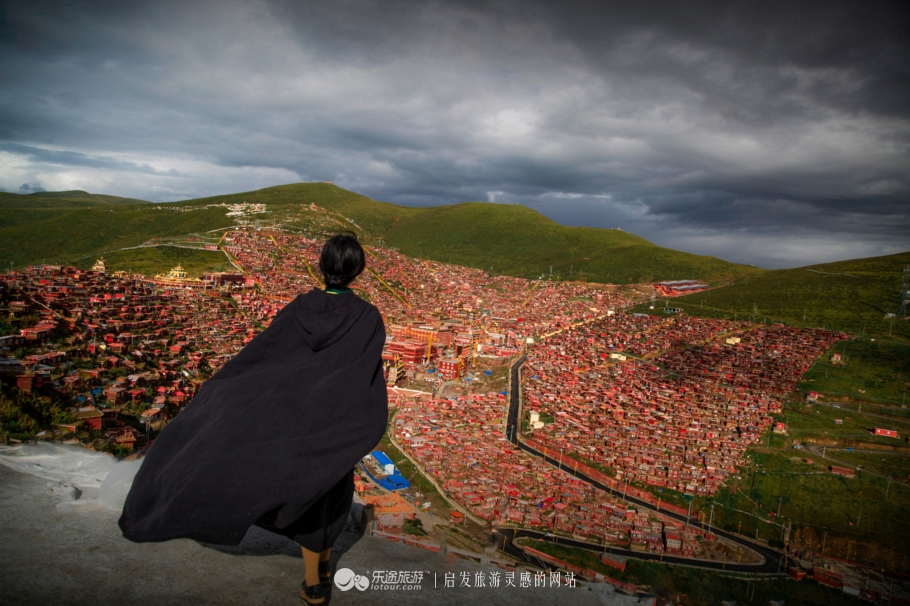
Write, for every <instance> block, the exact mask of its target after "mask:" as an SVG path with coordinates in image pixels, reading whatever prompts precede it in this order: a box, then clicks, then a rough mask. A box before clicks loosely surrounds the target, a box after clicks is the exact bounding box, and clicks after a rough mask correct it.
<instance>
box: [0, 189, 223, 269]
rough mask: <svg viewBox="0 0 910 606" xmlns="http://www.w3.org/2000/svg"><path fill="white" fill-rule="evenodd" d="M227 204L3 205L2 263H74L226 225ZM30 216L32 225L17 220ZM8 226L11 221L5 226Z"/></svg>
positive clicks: (0, 216)
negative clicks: (191, 206) (184, 208)
mask: <svg viewBox="0 0 910 606" xmlns="http://www.w3.org/2000/svg"><path fill="white" fill-rule="evenodd" d="M225 212H226V210H225V209H224V208H199V209H195V210H192V211H191V212H180V208H179V207H170V206H165V207H163V208H159V207H158V206H151V205H149V204H143V205H128V204H123V205H117V206H113V207H98V206H96V207H91V208H76V209H73V208H69V209H66V208H58V209H52V208H46V209H35V210H29V211H25V212H23V211H22V210H21V209H9V208H0V219H4V220H5V219H7V218H11V220H10V221H9V222H8V223H7V222H4V223H3V225H4V227H3V228H0V267H8V266H9V263H10V262H14V263H15V264H16V266H19V267H21V266H23V265H26V264H30V263H42V262H46V263H76V262H77V261H79V260H80V259H83V258H85V257H87V256H95V255H101V254H107V253H110V252H113V251H116V250H119V249H121V248H125V247H131V246H136V245H137V244H139V243H141V242H145V241H147V240H149V239H151V238H162V237H167V236H172V235H179V234H187V233H192V232H197V231H208V230H210V229H215V228H218V227H228V226H230V225H231V224H232V221H231V218H230V217H226V216H225ZM26 218H28V219H32V220H31V221H30V222H28V223H20V222H18V221H17V220H21V219H26ZM6 225H10V226H9V227H6Z"/></svg>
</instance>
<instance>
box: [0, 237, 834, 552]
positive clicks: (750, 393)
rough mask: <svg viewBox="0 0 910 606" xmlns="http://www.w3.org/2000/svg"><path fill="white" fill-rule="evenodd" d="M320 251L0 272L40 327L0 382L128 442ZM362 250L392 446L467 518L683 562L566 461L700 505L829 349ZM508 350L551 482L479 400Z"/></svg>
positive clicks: (362, 287) (266, 312)
mask: <svg viewBox="0 0 910 606" xmlns="http://www.w3.org/2000/svg"><path fill="white" fill-rule="evenodd" d="M319 250H320V243H319V242H316V241H312V240H308V239H306V238H304V237H301V236H296V235H291V234H287V233H282V232H271V233H266V232H260V231H256V230H253V229H238V230H234V231H230V232H229V234H228V235H227V237H226V238H225V251H226V253H228V254H229V255H230V257H231V258H232V260H233V262H234V263H236V264H237V266H238V267H241V268H242V269H243V273H242V274H241V273H239V271H238V272H237V273H236V274H235V275H231V274H220V275H219V274H209V275H207V276H205V278H206V279H204V280H201V281H200V280H186V279H184V278H183V277H182V276H179V275H177V276H172V277H170V278H167V277H161V276H159V277H156V278H148V277H144V276H139V275H128V274H124V273H116V274H112V273H109V272H108V271H106V270H101V268H100V266H99V268H98V269H97V270H90V271H80V270H76V269H74V268H69V267H58V266H41V267H32V268H28V269H26V270H21V271H16V272H12V273H8V274H4V275H2V276H0V281H2V284H3V286H4V287H5V288H6V289H7V295H8V296H7V300H8V305H7V309H5V310H3V311H4V313H5V314H7V315H11V316H12V317H13V318H17V317H22V316H27V315H32V316H35V315H36V316H37V317H38V321H37V323H35V324H34V325H32V326H30V327H28V328H24V329H22V330H21V331H20V333H19V334H16V335H8V336H5V337H0V377H3V378H4V380H6V381H7V382H11V383H12V384H14V385H16V386H17V387H18V388H19V389H23V390H35V391H38V392H45V391H47V390H53V391H55V392H57V393H58V394H60V395H61V396H62V397H64V398H65V399H66V400H67V401H69V402H70V403H71V404H72V406H73V407H74V409H75V410H74V414H75V416H76V417H77V421H76V424H74V426H73V429H78V427H77V425H78V424H79V423H82V424H84V425H85V428H90V429H92V430H94V431H96V432H103V433H104V435H106V439H107V440H108V441H109V442H111V443H115V444H118V445H121V446H123V447H126V448H129V447H130V446H131V445H132V444H134V443H136V442H142V441H143V440H144V437H145V436H144V434H143V433H142V432H141V431H137V430H136V429H133V427H131V426H130V425H129V424H128V423H127V424H125V423H123V422H122V419H118V414H119V413H120V412H121V411H123V410H124V408H125V407H126V408H128V409H130V410H131V411H133V412H134V414H136V415H138V418H139V419H140V421H141V422H142V423H143V424H144V425H147V426H149V427H151V428H161V427H163V426H164V425H165V424H166V423H167V421H168V420H169V419H170V418H172V417H173V416H174V415H175V414H178V413H179V411H180V410H181V409H182V408H183V407H184V406H186V405H187V404H189V403H190V402H191V401H192V397H193V395H194V393H195V392H196V391H197V389H198V387H199V385H200V384H201V383H202V380H203V379H204V378H205V377H206V376H207V375H208V374H210V373H211V372H213V371H217V369H218V368H219V367H220V366H222V365H223V364H224V363H225V362H226V361H227V360H229V359H230V358H231V357H232V356H233V355H235V354H236V353H237V352H238V351H239V350H240V349H241V348H242V347H243V345H244V344H245V343H247V342H248V341H249V340H250V339H252V338H254V337H255V335H256V334H257V333H258V332H260V331H261V330H262V329H263V328H264V327H265V326H267V325H268V323H269V322H270V320H271V318H273V317H274V315H275V313H277V311H278V310H279V309H281V308H282V307H283V306H284V305H286V304H287V303H288V302H289V301H291V300H292V299H293V298H294V297H295V296H297V295H298V294H299V293H301V292H306V291H308V290H310V289H311V288H314V287H318V283H317V281H316V280H315V279H314V273H313V272H314V269H313V268H314V267H316V264H317V258H318V254H319ZM368 252H369V259H368V266H369V271H366V272H364V274H363V275H362V276H361V277H360V278H358V280H357V281H356V282H355V283H354V285H353V287H354V289H355V291H356V292H357V293H358V294H360V295H361V296H363V297H364V298H366V299H368V300H369V301H371V302H372V303H373V304H375V305H376V306H377V307H378V308H379V310H380V311H381V312H382V314H383V317H384V318H385V321H386V332H387V344H386V348H385V350H384V352H383V361H384V367H385V370H386V373H387V374H386V376H387V378H388V382H389V385H390V402H391V405H392V406H393V407H394V408H395V409H396V414H395V417H394V420H393V424H392V427H391V429H390V433H391V434H392V435H393V438H394V439H395V441H396V442H397V443H398V444H400V446H401V448H402V449H403V450H404V451H405V452H407V453H408V454H409V455H410V456H411V457H412V458H413V459H414V461H415V462H416V463H417V464H418V465H419V466H421V467H422V468H423V469H424V471H425V472H426V473H427V474H428V475H430V476H431V477H434V478H435V479H436V481H437V482H438V483H439V484H440V486H442V487H443V489H444V491H445V492H447V493H448V497H449V498H452V499H454V500H455V501H457V502H458V503H459V504H460V505H461V506H463V507H464V508H465V509H466V511H468V512H470V513H472V514H473V515H474V516H476V517H477V518H480V519H483V520H487V521H491V522H497V523H512V524H522V525H527V526H531V527H535V526H537V527H541V526H544V527H549V528H554V529H560V530H563V531H566V532H571V533H572V534H575V535H579V536H589V535H593V536H597V537H599V538H601V539H605V540H607V541H612V542H615V543H617V544H631V545H632V546H633V547H635V548H638V549H648V550H653V551H664V550H666V551H668V552H673V553H684V554H688V553H693V552H694V549H695V537H696V535H697V534H698V533H703V532H704V531H701V530H698V529H696V528H694V527H692V526H689V527H688V528H683V525H682V524H680V523H678V522H675V521H672V520H670V519H669V518H667V517H665V516H662V515H660V514H654V513H650V514H649V513H648V512H647V511H641V512H639V511H636V510H635V509H634V508H630V507H629V506H628V504H627V503H625V502H623V501H622V499H621V498H620V497H616V496H611V495H609V494H607V493H606V492H604V491H602V490H600V489H598V488H595V487H594V486H592V485H590V484H588V483H587V482H584V481H581V480H579V479H576V478H575V477H573V476H571V475H570V474H569V473H567V472H566V470H565V468H575V469H578V468H579V466H581V468H582V469H583V470H585V471H586V473H587V474H589V477H591V476H596V477H597V478H598V479H600V480H602V481H603V482H604V483H606V484H608V485H611V486H615V487H619V488H620V489H621V490H623V489H625V490H628V492H629V493H630V494H634V495H636V496H639V497H642V498H646V499H648V500H652V501H653V500H654V498H653V497H652V496H651V495H650V494H648V493H645V492H644V491H642V490H639V489H635V488H633V487H631V485H629V484H628V482H638V483H644V484H649V485H652V486H657V487H666V488H672V489H675V490H678V491H680V492H685V493H691V494H713V493H714V492H715V491H717V490H718V488H719V487H720V486H721V485H722V484H723V483H724V482H725V481H726V479H727V478H728V477H729V476H730V475H731V474H734V473H735V472H736V469H737V467H738V466H741V465H742V464H743V463H744V460H745V453H746V450H747V449H748V448H749V447H750V446H751V445H752V444H754V443H755V442H756V441H758V440H759V439H760V436H761V434H762V432H763V430H764V429H765V428H767V427H768V426H769V425H770V424H771V423H772V415H773V414H775V413H778V412H780V410H781V398H782V397H783V395H784V394H785V393H787V392H788V391H790V390H792V389H794V388H795V386H796V383H797V381H798V379H799V377H800V375H801V374H803V373H804V372H805V371H806V370H807V369H808V367H809V366H810V365H811V364H812V362H813V361H814V360H815V359H816V358H817V357H818V356H819V355H821V354H822V353H823V352H824V351H825V350H826V349H828V348H830V347H831V346H832V345H833V344H834V343H835V342H836V340H837V339H839V338H843V335H840V334H836V333H832V332H826V331H820V330H809V329H796V328H791V327H786V326H780V325H771V326H766V325H762V324H751V323H748V322H742V321H740V322H730V321H725V320H714V319H700V318H692V317H688V316H684V315H675V316H670V317H655V316H645V315H641V314H629V313H626V312H624V311H623V309H624V308H626V307H628V306H629V305H630V304H631V301H630V300H629V299H627V298H626V297H624V296H623V295H621V294H620V292H619V290H618V289H617V288H615V287H613V286H608V285H593V284H584V283H579V282H551V281H530V280H525V279H520V278H513V277H507V276H490V275H488V274H486V273H485V272H483V271H481V270H477V269H470V268H464V267H458V266H453V265H447V264H443V263H436V262H432V261H424V260H418V259H413V258H410V257H407V256H404V255H401V254H398V253H396V252H394V251H391V250H386V249H380V248H370V249H369V251H368ZM14 352H25V353H24V355H21V356H19V357H16V358H14V357H12V356H13V353H14ZM522 353H526V354H527V356H528V360H527V362H526V364H525V365H524V367H523V368H522V390H523V415H522V420H521V421H520V423H521V425H522V428H523V429H522V437H521V439H522V440H524V441H525V442H526V443H527V444H529V445H531V446H533V447H535V448H536V449H537V450H538V451H539V452H543V451H544V450H546V451H547V452H548V453H549V454H551V455H552V456H553V458H556V459H557V460H559V461H561V463H560V465H559V466H558V467H557V468H554V467H553V466H551V465H550V464H547V463H544V462H543V461H542V460H541V459H539V458H536V457H533V456H531V455H529V454H527V453H525V452H522V451H520V450H518V449H517V447H516V446H514V445H513V444H511V443H510V442H509V441H508V440H507V439H506V436H505V433H504V432H505V428H504V427H505V425H504V423H505V416H506V413H507V409H508V402H507V398H506V396H505V395H504V394H502V393H481V391H482V388H481V387H477V386H479V385H483V383H484V376H483V373H482V372H475V369H478V368H479V366H478V365H479V364H480V363H481V362H483V360H484V358H487V359H489V358H511V359H515V358H516V357H517V356H518V355H520V354H522ZM408 379H417V380H422V381H426V383H423V384H425V385H428V386H429V387H430V388H435V387H436V386H437V385H439V384H441V383H442V382H444V381H454V380H459V379H460V380H461V382H460V383H459V384H460V385H461V386H462V388H463V391H462V392H461V394H460V395H457V396H455V397H445V398H434V396H433V395H432V394H430V393H416V392H411V391H403V390H397V389H394V388H393V387H392V386H393V385H395V384H401V383H402V382H403V381H405V380H408ZM472 386H473V387H472ZM92 403H94V405H92ZM144 425H140V427H142V426H144Z"/></svg>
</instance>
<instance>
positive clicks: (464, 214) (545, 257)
mask: <svg viewBox="0 0 910 606" xmlns="http://www.w3.org/2000/svg"><path fill="white" fill-rule="evenodd" d="M385 236H386V242H387V243H388V244H389V245H391V246H396V247H398V248H399V249H400V250H402V251H404V252H407V253H409V254H413V255H417V256H419V257H427V258H431V259H436V260H439V261H451V262H452V263H457V264H460V265H468V266H472V267H480V268H483V269H487V270H490V269H491V268H492V271H493V272H495V273H505V274H511V275H518V276H524V277H537V276H540V275H541V274H546V275H547V276H549V275H550V271H551V268H552V275H553V278H556V277H557V275H558V276H559V278H560V279H584V280H590V281H598V282H616V283H628V282H645V281H653V280H664V279H672V278H676V279H682V278H698V279H703V280H708V281H710V282H712V283H724V282H726V281H728V280H731V279H733V278H735V277H740V276H744V275H750V274H753V273H756V272H759V271H761V270H757V269H756V268H753V267H749V266H745V265H737V264H734V263H727V262H726V261H721V260H719V259H713V258H710V257H701V256H698V255H692V254H689V253H684V252H679V251H675V250H670V249H667V248H661V247H659V246H655V245H654V244H652V243H651V242H648V241H647V240H645V239H644V238H641V237H639V236H636V235H633V234H630V233H626V232H623V231H618V230H612V229H596V228H589V227H566V226H564V225H560V224H559V223H556V222H555V221H553V220H551V219H548V218H547V217H545V216H543V215H542V214H540V213H538V212H537V211H534V210H532V209H530V208H527V207H524V206H520V205H503V204H489V203H483V202H468V203H464V204H456V205H453V206H440V207H435V208H428V209H425V210H424V212H423V213H421V214H419V215H415V216H411V217H408V218H402V219H401V220H399V221H398V222H396V223H395V224H393V225H392V226H391V227H390V228H389V230H388V231H387V232H386V234H385Z"/></svg>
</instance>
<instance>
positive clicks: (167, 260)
mask: <svg viewBox="0 0 910 606" xmlns="http://www.w3.org/2000/svg"><path fill="white" fill-rule="evenodd" d="M94 263H95V259H94V258H92V257H87V258H85V259H82V260H81V261H78V262H76V263H75V266H76V267H78V268H80V269H89V268H90V267H91V266H92V265H93V264H94ZM104 263H105V265H106V267H107V270H108V271H109V272H112V271H129V272H132V273H140V274H145V275H146V276H152V275H154V274H156V273H165V272H167V271H169V270H170V269H171V268H173V267H174V266H176V265H178V264H179V265H181V266H182V267H183V269H184V270H186V273H187V275H188V276H189V277H190V278H199V277H201V276H202V274H203V273H205V272H210V271H233V266H232V265H231V264H230V263H229V262H228V260H227V258H226V257H225V256H224V253H222V252H216V251H210V250H194V249H190V248H179V247H176V246H154V247H148V248H137V249H131V250H121V251H118V252H115V253H110V254H106V255H104Z"/></svg>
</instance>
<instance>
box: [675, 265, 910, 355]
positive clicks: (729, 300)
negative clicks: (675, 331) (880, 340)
mask: <svg viewBox="0 0 910 606" xmlns="http://www.w3.org/2000/svg"><path fill="white" fill-rule="evenodd" d="M908 265H910V252H905V253H899V254H896V255H887V256H883V257H870V258H868V259H854V260H850V261H839V262H836V263H825V264H822V265H811V266H808V267H799V268H796V269H778V270H772V271H765V272H762V273H761V274H757V275H754V276H749V277H747V278H743V279H741V280H737V281H736V282H735V283H734V284H731V285H729V286H725V287H722V288H717V289H714V290H711V291H708V292H703V293H696V294H693V295H688V296H686V297H680V298H678V299H671V300H670V303H669V305H670V306H673V307H681V308H682V309H683V310H685V311H686V313H690V314H692V315H709V316H717V315H722V316H726V317H733V316H734V314H735V315H736V316H737V317H739V318H742V317H744V316H748V317H753V316H754V317H755V318H757V319H758V320H762V319H763V318H767V319H768V321H783V322H787V323H789V324H795V325H802V324H805V325H806V326H827V327H833V328H835V329H837V330H843V331H849V332H854V333H863V334H865V335H868V336H873V337H874V336H879V337H882V336H888V335H889V333H890V334H891V335H892V336H894V337H903V338H910V322H908V321H907V320H906V319H897V318H895V319H893V320H892V319H888V318H885V314H888V313H897V311H898V309H899V308H900V290H901V282H902V279H903V270H904V268H905V267H907V266H908ZM804 318H805V319H804Z"/></svg>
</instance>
